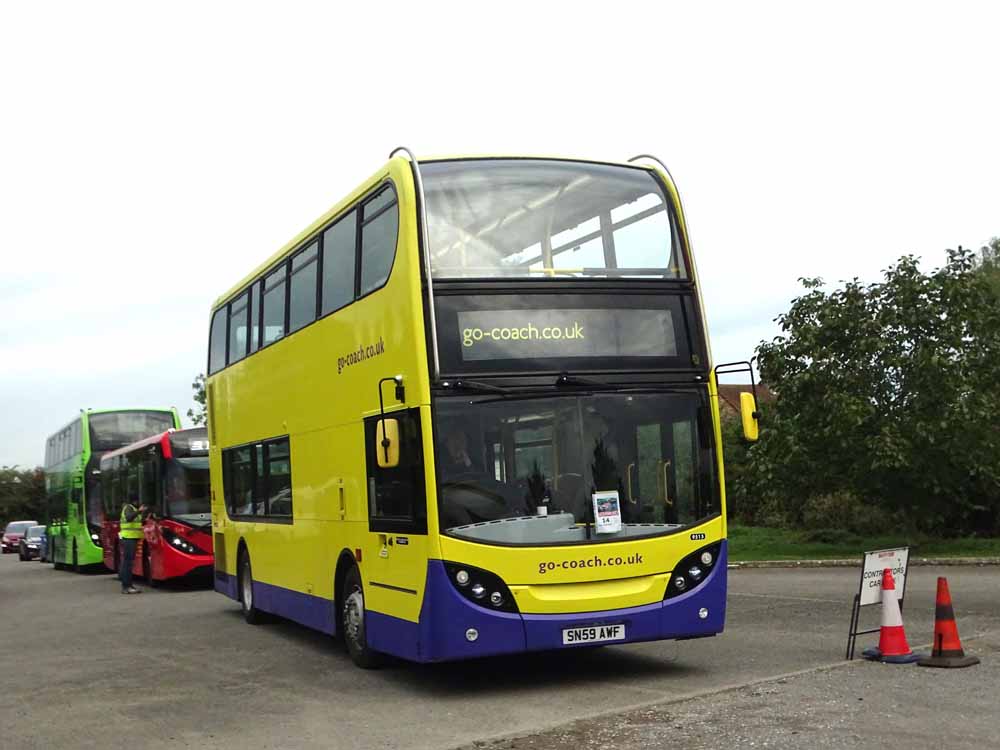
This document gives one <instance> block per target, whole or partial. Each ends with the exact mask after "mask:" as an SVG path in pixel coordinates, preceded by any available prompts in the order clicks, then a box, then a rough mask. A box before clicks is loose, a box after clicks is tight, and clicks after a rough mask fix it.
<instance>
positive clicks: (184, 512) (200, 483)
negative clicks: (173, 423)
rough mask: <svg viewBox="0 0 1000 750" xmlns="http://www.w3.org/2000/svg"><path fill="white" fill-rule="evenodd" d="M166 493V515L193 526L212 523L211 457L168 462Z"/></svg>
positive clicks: (195, 457) (165, 482)
mask: <svg viewBox="0 0 1000 750" xmlns="http://www.w3.org/2000/svg"><path fill="white" fill-rule="evenodd" d="M165 464H166V466H165V476H164V490H165V495H166V506H167V516H169V517H170V518H174V519H176V520H178V521H184V522H186V523H190V524H193V525H203V524H206V523H208V522H210V521H211V513H212V500H211V488H210V487H209V482H208V456H192V457H189V458H173V459H170V460H167V461H165Z"/></svg>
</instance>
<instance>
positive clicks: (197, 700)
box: [0, 555, 1000, 750]
mask: <svg viewBox="0 0 1000 750" xmlns="http://www.w3.org/2000/svg"><path fill="white" fill-rule="evenodd" d="M937 575H946V576H947V577H948V580H949V583H950V587H951V594H952V598H953V600H954V607H955V612H956V615H957V618H958V627H959V632H960V634H961V636H962V639H963V644H964V645H965V648H966V651H967V652H969V653H973V654H976V655H979V656H981V657H982V660H983V663H982V664H980V665H978V666H975V667H972V668H969V669H963V670H942V669H925V668H921V667H917V666H915V665H903V666H887V665H882V664H876V663H869V662H864V661H860V660H856V661H853V662H846V661H844V649H845V643H846V635H847V629H848V621H849V618H850V604H851V600H852V597H853V594H854V592H855V591H856V590H857V585H858V576H859V571H858V570H857V569H854V570H852V569H849V568H809V569H773V568H772V569H748V570H732V571H730V578H729V581H730V595H729V608H728V616H727V624H726V632H725V633H723V634H722V635H720V636H718V637H716V638H709V639H703V640H696V641H683V642H659V643H648V644H637V645H629V646H608V647H604V648H596V649H587V650H566V651H560V652H552V653H545V654H528V655H525V656H521V657H515V658H510V657H505V658H496V659H482V660H478V661H469V662H460V663H452V664H440V665H414V664H408V663H404V662H394V663H392V664H390V665H388V666H387V667H385V668H383V669H381V670H378V671H364V670H360V669H357V668H356V667H355V666H354V665H353V664H352V663H351V661H350V659H349V658H348V657H347V655H346V653H345V652H344V650H343V647H342V645H341V644H340V643H338V642H337V641H334V640H333V639H331V638H329V637H327V636H324V635H322V634H319V633H316V632H313V631H311V630H308V629H306V628H303V627H300V626H298V625H295V624H293V623H290V622H284V621H279V622H276V623H273V624H267V625H262V626H258V627H254V626H250V625H247V624H246V623H245V622H244V621H243V618H242V616H241V614H240V612H239V608H238V606H237V605H236V604H235V602H232V601H231V600H229V599H227V598H225V597H223V596H222V595H220V594H216V593H215V592H213V591H211V590H208V589H206V588H204V587H201V586H197V585H190V584H187V585H175V586H169V587H165V588H157V589H146V593H144V594H143V595H141V596H122V595H121V594H120V593H119V587H118V585H117V581H116V580H115V579H114V578H113V577H112V576H111V575H108V574H101V573H94V574H84V575H78V574H74V573H71V572H66V571H57V570H54V569H53V568H52V567H51V566H49V565H43V564H41V563H38V562H19V561H18V559H17V556H16V555H5V556H2V557H0V615H2V617H0V659H2V664H3V668H2V671H0V727H3V739H4V747H11V748H19V750H34V749H35V748H38V749H41V748H45V749H46V750H48V749H50V748H102V749H106V748H130V750H134V749H135V748H182V747H197V748H200V749H203V750H211V749H214V748H219V749H220V750H222V749H225V750H230V749H238V750H245V749H246V748H247V747H254V748H282V749H283V750H288V749H290V748H291V749H294V748H334V749H336V748H352V749H356V748H407V749H412V750H419V749H421V748H455V747H487V748H497V749H500V748H517V749H519V750H533V749H534V748H551V749H552V750H562V749H563V748H566V749H568V748H573V750H584V748H590V747H595V748H596V747H614V748H621V749H622V750H630V749H631V748H639V747H642V748H648V747H660V746H664V747H665V746H676V747H685V748H709V747H719V746H726V747H729V746H732V747H776V748H798V747H803V748H805V747H872V748H875V747H897V746H898V747H908V748H934V749H935V750H940V749H941V748H949V749H950V748H966V747H969V748H972V747H976V748H981V747H991V746H998V745H1000V718H998V717H997V715H996V706H997V698H996V696H997V695H1000V568H998V567H995V566H985V567H971V566H970V567H948V568H941V569H936V568H933V567H913V568H911V569H910V574H909V579H908V582H907V596H906V601H905V606H904V621H905V623H906V628H907V635H908V637H909V641H910V643H911V645H913V646H914V647H917V646H918V645H927V644H929V643H930V641H931V637H932V632H933V625H934V594H935V581H936V576H937ZM140 584H141V582H140ZM862 624H863V625H869V626H877V624H878V607H877V606H875V607H868V608H866V609H865V612H864V618H863V623H862ZM874 640H875V636H868V637H863V638H862V639H861V640H860V641H859V644H858V645H859V651H860V648H861V647H863V646H867V645H871V644H872V643H873V642H874Z"/></svg>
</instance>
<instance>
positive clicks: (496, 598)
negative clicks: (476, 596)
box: [490, 591, 503, 607]
mask: <svg viewBox="0 0 1000 750" xmlns="http://www.w3.org/2000/svg"><path fill="white" fill-rule="evenodd" d="M490 604H492V605H493V606H494V607H499V606H500V605H501V604H503V594H501V593H500V592H499V591H494V592H493V593H492V594H490Z"/></svg>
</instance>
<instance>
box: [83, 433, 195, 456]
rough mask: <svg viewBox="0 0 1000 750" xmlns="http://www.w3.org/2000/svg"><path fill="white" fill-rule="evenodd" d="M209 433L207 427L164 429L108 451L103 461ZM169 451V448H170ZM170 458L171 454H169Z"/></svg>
mask: <svg viewBox="0 0 1000 750" xmlns="http://www.w3.org/2000/svg"><path fill="white" fill-rule="evenodd" d="M203 435H204V436H207V435H208V428H207V427H187V428H185V429H183V430H178V429H176V428H175V427H171V428H170V429H169V430H164V431H163V432H158V433H156V434H155V435H150V436H149V437H144V438H142V439H141V440H136V441H135V442H134V443H129V444H128V445H126V446H124V447H122V448H118V449H116V450H113V451H108V452H107V453H105V454H104V455H103V456H101V461H102V462H103V461H104V459H106V458H114V457H115V456H124V455H126V454H128V453H132V452H134V451H137V450H140V449H142V448H148V447H149V446H151V445H157V444H159V445H165V444H166V443H168V442H169V443H173V442H174V440H176V439H177V438H179V437H201V436H203ZM168 452H169V450H168ZM168 458H169V456H168Z"/></svg>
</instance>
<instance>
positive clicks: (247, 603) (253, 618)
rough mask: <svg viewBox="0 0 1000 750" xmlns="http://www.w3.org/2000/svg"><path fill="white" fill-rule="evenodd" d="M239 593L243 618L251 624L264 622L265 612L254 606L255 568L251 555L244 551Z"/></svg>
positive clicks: (241, 559) (241, 560) (241, 562)
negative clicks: (252, 564)
mask: <svg viewBox="0 0 1000 750" xmlns="http://www.w3.org/2000/svg"><path fill="white" fill-rule="evenodd" d="M239 570H240V575H239V593H240V605H241V606H242V608H243V619H245V620H246V621H247V622H248V623H250V624H251V625H260V624H261V623H262V622H264V613H263V612H261V611H260V610H259V609H257V607H255V606H254V601H253V570H252V569H251V567H250V555H249V554H248V553H247V552H245V551H244V552H243V554H242V555H240V568H239Z"/></svg>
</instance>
